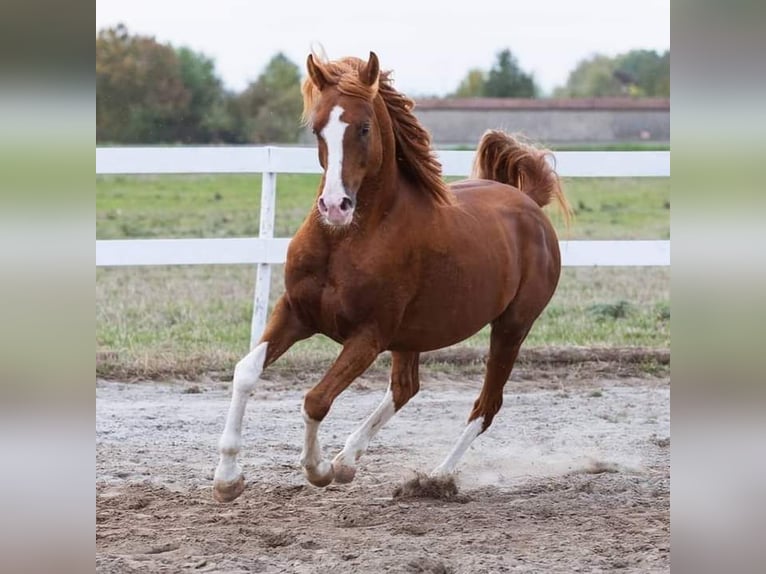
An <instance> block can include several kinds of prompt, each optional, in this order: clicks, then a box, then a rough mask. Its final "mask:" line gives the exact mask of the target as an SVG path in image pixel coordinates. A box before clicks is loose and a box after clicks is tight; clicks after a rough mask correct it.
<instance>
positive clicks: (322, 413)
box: [303, 389, 332, 421]
mask: <svg viewBox="0 0 766 574" xmlns="http://www.w3.org/2000/svg"><path fill="white" fill-rule="evenodd" d="M331 406H332V401H331V400H328V398H327V397H326V396H325V394H324V393H322V392H318V391H317V390H316V389H311V390H310V391H309V392H307V393H306V396H305V397H304V398H303V412H304V413H306V416H308V417H309V418H311V419H312V420H315V421H321V420H323V419H324V418H325V417H326V416H327V413H328V412H330V407H331Z"/></svg>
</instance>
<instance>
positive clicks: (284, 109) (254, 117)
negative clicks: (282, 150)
mask: <svg viewBox="0 0 766 574" xmlns="http://www.w3.org/2000/svg"><path fill="white" fill-rule="evenodd" d="M300 81H301V73H300V69H299V68H298V66H296V65H295V64H294V63H293V62H291V61H290V60H289V59H288V58H287V56H285V55H284V54H282V53H281V52H280V53H278V54H277V55H275V56H274V57H273V58H272V59H271V61H270V62H269V63H268V65H267V66H266V69H265V70H264V72H263V73H262V74H261V75H260V76H259V77H258V79H257V80H256V81H255V82H253V83H252V84H250V86H249V87H248V88H247V89H246V90H245V91H244V92H243V93H242V95H241V96H239V98H238V103H237V105H238V107H239V110H240V113H241V115H242V117H243V118H244V126H245V127H244V133H245V135H246V138H247V140H248V141H251V142H255V143H269V142H285V143H292V142H296V141H298V136H299V135H300V133H301V129H302V128H301V125H300V121H299V120H300V114H301V109H302V107H303V98H302V96H301V89H300Z"/></svg>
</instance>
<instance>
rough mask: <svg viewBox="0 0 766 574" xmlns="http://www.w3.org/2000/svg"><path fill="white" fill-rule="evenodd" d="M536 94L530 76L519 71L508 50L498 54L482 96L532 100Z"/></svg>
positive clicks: (517, 63) (535, 88) (535, 87)
mask: <svg viewBox="0 0 766 574" xmlns="http://www.w3.org/2000/svg"><path fill="white" fill-rule="evenodd" d="M537 93H538V89H537V86H536V85H535V80H534V78H533V77H532V74H527V73H525V72H524V71H523V70H522V69H521V67H520V66H519V62H518V61H517V60H516V58H515V57H514V56H513V54H511V51H510V50H508V49H505V50H503V51H502V52H500V53H499V54H498V55H497V62H495V65H494V66H493V67H492V69H491V70H490V71H489V75H488V76H487V82H486V83H485V84H484V95H485V96H487V97H489V98H534V97H537Z"/></svg>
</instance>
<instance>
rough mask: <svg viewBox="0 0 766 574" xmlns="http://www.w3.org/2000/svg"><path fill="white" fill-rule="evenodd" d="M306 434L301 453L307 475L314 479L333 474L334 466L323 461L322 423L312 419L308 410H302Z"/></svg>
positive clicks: (302, 464)
mask: <svg viewBox="0 0 766 574" xmlns="http://www.w3.org/2000/svg"><path fill="white" fill-rule="evenodd" d="M302 413H303V422H304V423H305V434H304V440H303V452H302V453H301V466H302V467H303V469H304V470H305V472H306V475H307V476H308V477H309V479H310V480H311V479H312V478H321V477H325V476H327V475H328V473H330V472H332V465H331V464H330V463H329V462H327V461H325V460H322V447H321V446H320V445H319V438H318V436H317V435H318V433H319V425H321V424H322V423H321V421H316V420H314V419H312V418H311V417H310V416H309V415H308V413H307V412H306V409H305V408H303V409H302Z"/></svg>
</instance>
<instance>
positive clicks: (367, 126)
mask: <svg viewBox="0 0 766 574" xmlns="http://www.w3.org/2000/svg"><path fill="white" fill-rule="evenodd" d="M368 133H370V124H362V126H361V127H360V128H359V135H362V136H366V135H367V134H368Z"/></svg>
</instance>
